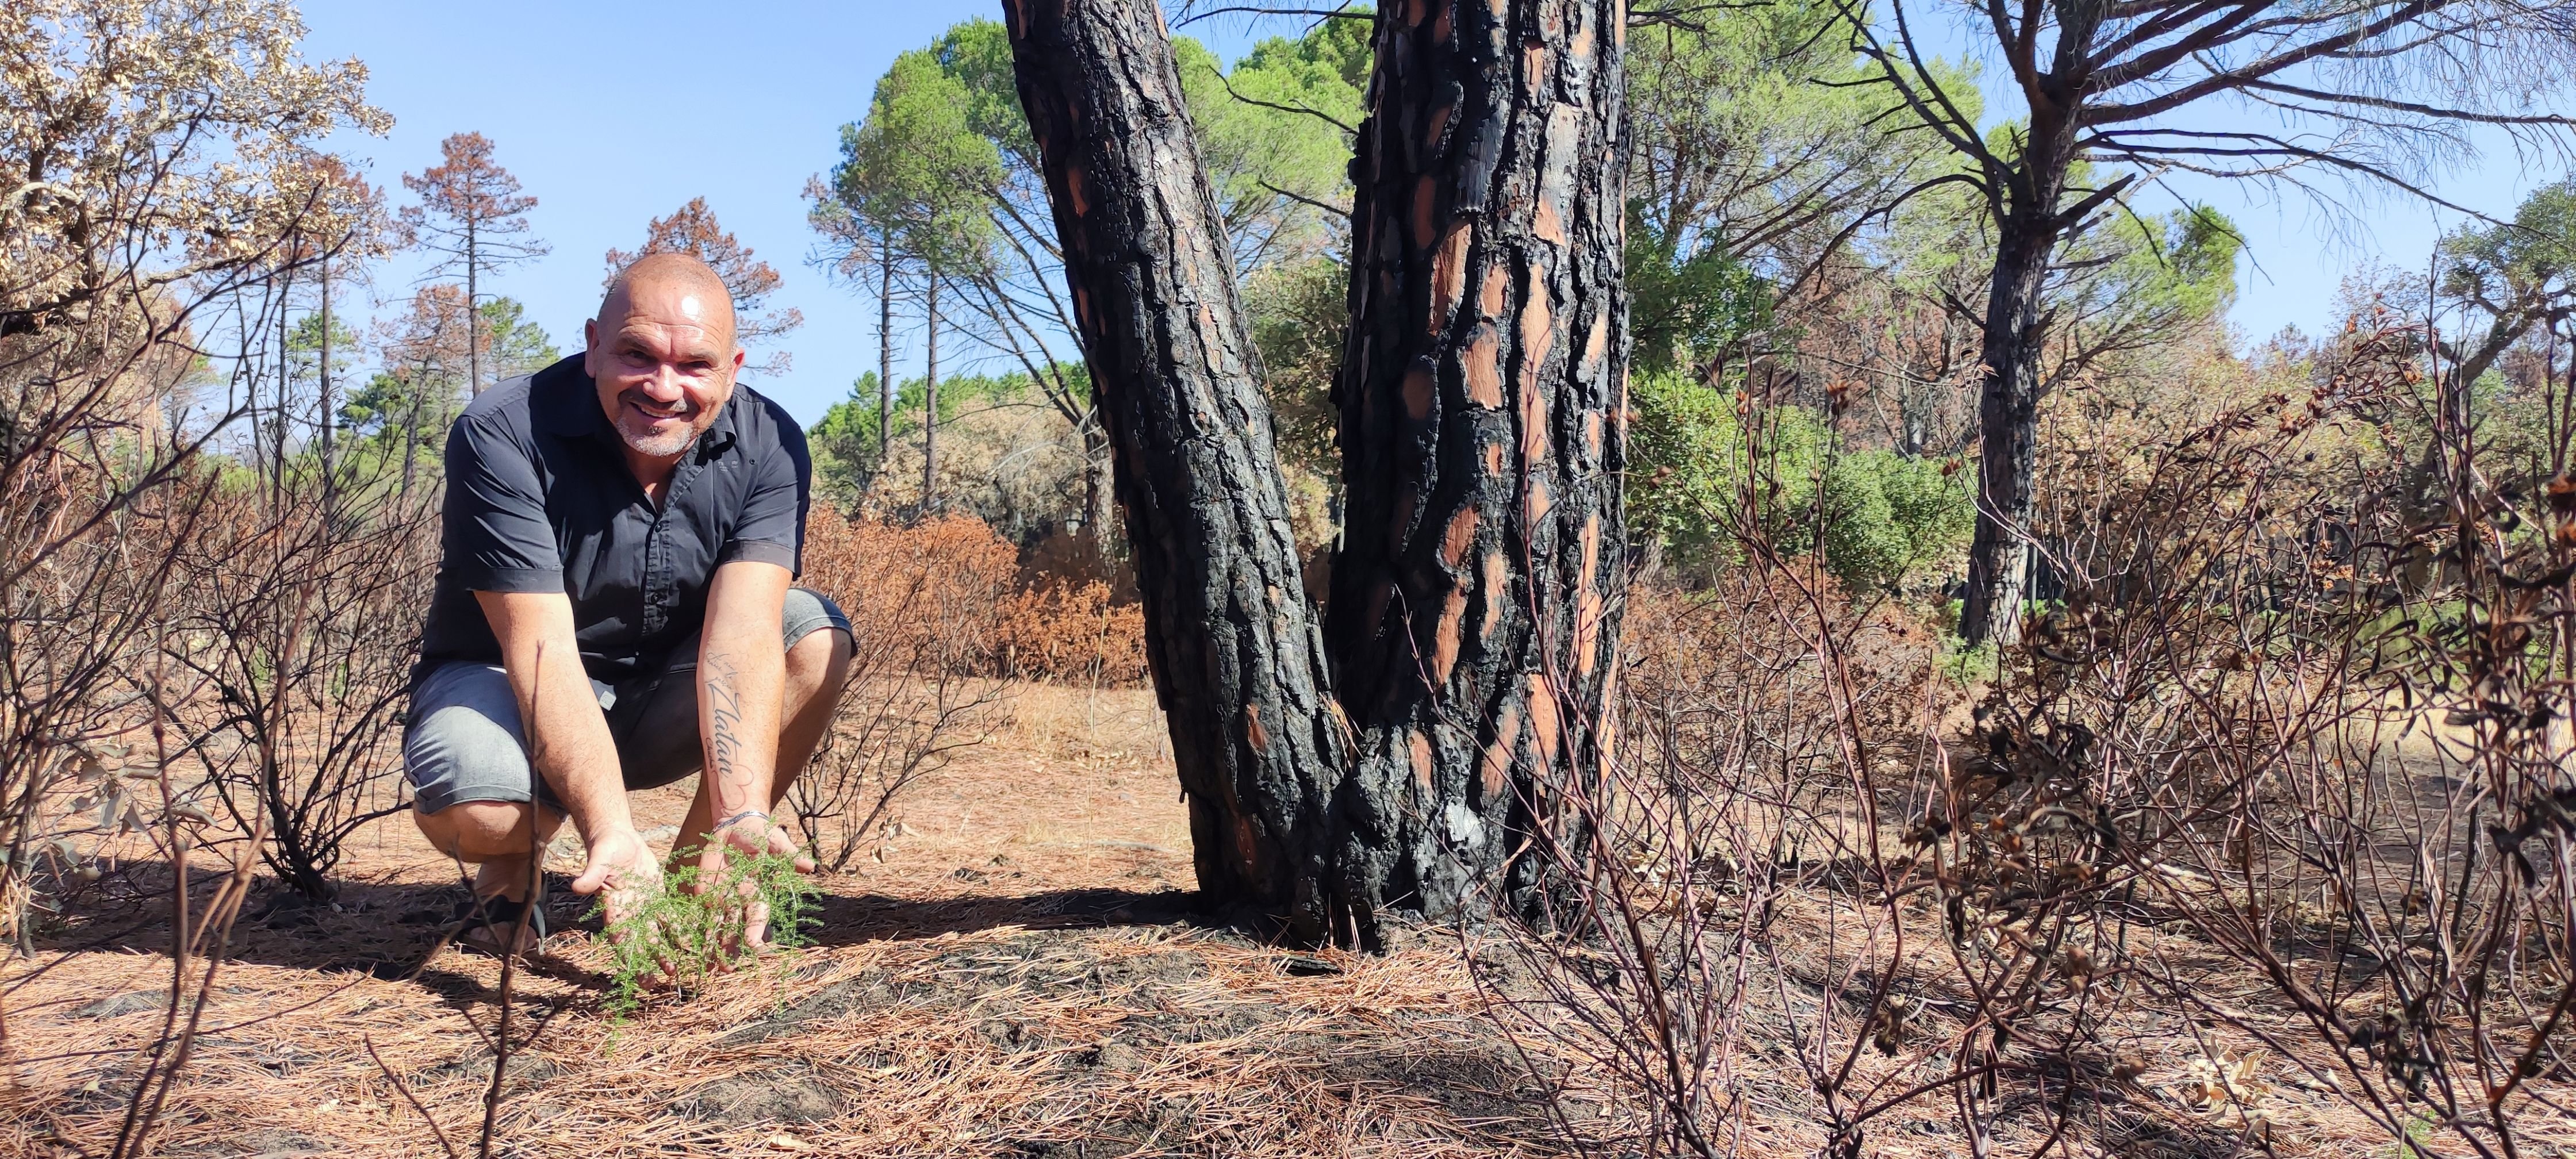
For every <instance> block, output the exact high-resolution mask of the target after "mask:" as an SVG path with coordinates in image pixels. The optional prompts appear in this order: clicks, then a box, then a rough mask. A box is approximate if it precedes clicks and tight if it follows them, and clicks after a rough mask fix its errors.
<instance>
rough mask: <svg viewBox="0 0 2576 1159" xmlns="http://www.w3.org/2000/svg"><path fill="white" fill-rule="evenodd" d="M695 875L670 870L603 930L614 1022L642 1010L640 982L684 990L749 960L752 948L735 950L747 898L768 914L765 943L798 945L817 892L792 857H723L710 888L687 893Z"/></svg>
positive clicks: (685, 868)
mask: <svg viewBox="0 0 2576 1159" xmlns="http://www.w3.org/2000/svg"><path fill="white" fill-rule="evenodd" d="M699 872H700V871H699V869H698V867H697V866H695V865H688V866H683V867H681V868H679V869H676V870H673V871H672V872H671V873H670V874H668V875H667V876H665V877H664V878H663V879H662V888H661V890H660V891H659V892H658V893H655V894H653V895H652V896H650V897H647V898H644V899H642V902H641V904H639V905H637V906H636V907H635V910H634V912H632V913H630V914H628V915H626V916H625V917H624V918H622V919H620V920H619V921H617V922H614V923H612V924H610V925H609V927H608V930H607V935H608V953H609V961H610V965H609V977H610V985H609V992H608V1002H607V1006H608V1009H609V1011H610V1012H611V1013H613V1014H615V1015H616V1016H617V1017H618V1018H619V1019H620V1020H621V1021H622V1020H624V1019H625V1017H626V1016H627V1015H629V1014H632V1013H634V1012H635V1010H636V1009H637V1008H638V1007H639V1006H640V1005H641V1004H642V998H643V982H644V980H645V979H647V978H651V977H653V976H655V975H664V977H665V980H666V981H667V982H668V983H669V984H670V985H671V986H673V987H675V988H677V989H681V990H688V989H692V988H694V987H697V986H700V985H703V984H704V983H705V982H706V981H707V979H708V978H709V977H711V976H713V975H714V974H716V973H718V972H720V971H724V970H728V969H731V968H733V967H734V966H737V965H740V964H742V963H743V962H746V961H749V960H750V959H752V958H753V957H756V956H757V955H758V953H759V951H758V950H757V949H756V948H751V947H746V946H744V945H743V944H742V933H743V924H744V917H745V911H746V910H747V908H748V907H749V906H750V904H751V903H753V902H754V901H755V900H756V901H757V902H759V903H763V904H766V905H767V907H768V910H769V929H768V944H769V945H773V946H786V947H794V946H800V945H803V944H805V936H804V930H805V918H806V916H807V915H809V914H811V913H812V912H813V910H814V905H815V899H816V898H817V897H819V896H820V895H821V891H820V890H818V889H816V888H815V886H814V882H813V879H812V878H811V877H809V876H807V875H805V874H802V873H798V872H796V855H795V854H793V853H775V852H773V853H764V854H761V855H759V856H757V857H747V856H740V855H737V856H734V857H730V858H728V859H726V862H725V867H724V870H723V872H722V873H721V874H720V876H719V878H718V880H717V882H716V884H715V885H714V886H713V887H712V888H709V889H706V890H703V891H700V890H696V889H693V888H692V887H693V886H695V885H696V884H697V880H698V874H699ZM602 904H603V905H604V902H603V903H602ZM592 912H593V913H594V914H597V913H599V912H600V907H599V906H594V907H593V910H592Z"/></svg>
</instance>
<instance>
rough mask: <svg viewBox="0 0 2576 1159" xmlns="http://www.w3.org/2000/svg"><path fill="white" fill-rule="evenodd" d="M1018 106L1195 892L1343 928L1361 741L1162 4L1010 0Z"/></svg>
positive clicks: (1307, 933)
mask: <svg viewBox="0 0 2576 1159" xmlns="http://www.w3.org/2000/svg"><path fill="white" fill-rule="evenodd" d="M1003 9H1004V12H1005V14H1006V16H1007V17H1008V20H1009V26H1010V33H1011V42H1012V48H1013V55H1014V57H1015V58H1016V60H1017V75H1018V81H1019V90H1020V103H1021V105H1022V107H1024V108H1025V109H1026V110H1027V111H1028V116H1029V129H1030V132H1031V134H1032V136H1033V137H1034V138H1035V139H1036V142H1037V145H1038V148H1039V152H1040V156H1041V162H1042V164H1043V166H1044V168H1045V170H1046V179H1047V191H1048V199H1049V200H1050V201H1051V202H1052V203H1053V207H1054V211H1055V221H1056V231H1057V233H1058V235H1059V236H1060V237H1061V239H1062V242H1063V249H1064V269H1065V280H1066V282H1067V283H1068V284H1069V287H1070V289H1071V291H1072V294H1073V302H1074V316H1075V322H1076V325H1077V326H1078V327H1079V328H1080V330H1081V338H1082V347H1083V353H1084V356H1085V358H1086V360H1087V361H1088V362H1089V363H1090V367H1091V381H1092V391H1093V395H1094V399H1095V405H1096V406H1097V407H1098V410H1099V415H1100V421H1101V424H1102V427H1103V429H1104V430H1105V431H1106V433H1107V436H1108V439H1109V443H1110V446H1111V449H1112V467H1111V470H1112V474H1113V485H1114V489H1115V491H1116V493H1117V499H1118V503H1119V505H1120V506H1121V507H1122V508H1124V509H1125V511H1126V516H1127V538H1128V543H1129V548H1130V551H1131V552H1132V554H1133V559H1134V563H1135V568H1136V585H1137V588H1138V590H1139V592H1140V593H1141V595H1142V597H1143V601H1144V609H1145V644H1146V658H1147V661H1148V664H1149V665H1150V667H1151V669H1152V671H1153V676H1154V691H1155V694H1156V696H1157V697H1158V698H1159V699H1160V700H1161V702H1162V705H1163V711H1164V713H1165V716H1166V718H1167V724H1168V726H1169V728H1170V730H1171V736H1172V756H1173V759H1174V763H1175V764H1176V765H1177V766H1178V767H1179V771H1180V779H1181V791H1182V794H1183V795H1184V796H1185V797H1187V798H1188V801H1189V807H1190V838H1191V846H1192V850H1193V857H1194V860H1195V861H1196V864H1197V870H1198V879H1199V885H1200V888H1201V889H1202V890H1204V891H1205V892H1206V894H1207V895H1208V897H1209V898H1210V899H1211V900H1213V901H1217V902H1220V903H1226V904H1235V905H1242V906H1248V907H1251V908H1254V909H1256V910H1259V911H1262V912H1265V913H1268V914H1271V915H1274V916H1277V917H1279V918H1282V919H1284V921H1285V922H1286V924H1287V927H1288V929H1289V932H1290V933H1291V934H1292V935H1293V936H1296V937H1299V938H1303V939H1307V940H1320V939H1323V938H1325V937H1328V936H1332V934H1333V931H1335V930H1336V929H1337V928H1347V926H1348V923H1349V921H1350V918H1349V916H1348V915H1347V914H1346V913H1337V912H1336V910H1337V908H1338V907H1337V906H1336V905H1335V904H1334V903H1335V899H1336V897H1337V895H1338V893H1339V890H1338V889H1336V888H1335V886H1334V885H1333V884H1332V883H1331V882H1330V881H1329V876H1330V873H1331V869H1332V866H1333V863H1334V858H1333V852H1334V851H1333V844H1332V828H1331V826H1330V824H1329V819H1328V817H1327V806H1328V803H1329V801H1330V797H1331V793H1332V790H1333V788H1334V787H1335V786H1336V785H1337V784H1339V783H1340V780H1341V770H1342V768H1343V767H1344V765H1345V756H1346V753H1347V750H1348V746H1349V740H1348V729H1347V726H1346V725H1344V724H1343V723H1342V722H1341V720H1340V718H1339V714H1338V711H1337V709H1336V708H1335V706H1334V705H1333V703H1332V699H1331V694H1330V690H1329V685H1328V682H1327V680H1326V676H1325V670H1324V655H1323V638H1322V626H1321V624H1320V623H1319V622H1318V621H1317V619H1316V616H1315V614H1314V612H1313V610H1312V609H1311V608H1310V607H1309V606H1308V605H1307V603H1306V600H1305V598H1304V595H1303V588H1302V587H1301V586H1300V582H1299V570H1298V564H1297V546H1296V542H1295V540H1294V539H1293V538H1292V537H1291V536H1290V534H1289V529H1288V494H1287V486H1286V484H1285V483H1284V481H1283V480H1282V478H1281V476H1280V474H1279V466H1278V459H1277V455H1276V453H1275V451H1274V449H1273V445H1272V434H1271V426H1270V412H1269V408H1268V407H1267V406H1266V405H1265V404H1264V403H1263V401H1262V397H1261V392H1260V390H1259V389H1258V387H1257V380H1256V377H1255V368H1254V365H1253V349H1252V342H1251V337H1250V329H1249V327H1248V326H1247V325H1246V324H1245V321H1244V315H1243V307H1242V304H1241V302H1240V300H1239V299H1238V298H1237V296H1236V293H1235V286H1234V277H1233V265H1232V257H1231V251H1230V249H1229V247H1228V245H1227V243H1226V238H1225V234H1224V230H1223V228H1222V226H1221V225H1220V224H1219V223H1218V219H1217V210H1216V201H1215V198H1214V196H1213V195H1212V194H1211V193H1210V191H1209V187H1208V182H1207V176H1206V172H1205V169H1204V168H1203V167H1202V165H1201V164H1200V162H1199V155H1198V146H1197V142H1196V140H1195V138H1194V136H1193V134H1192V133H1191V130H1190V121H1189V117H1188V114H1187V111H1186V110H1185V109H1184V108H1183V106H1182V103H1181V80H1180V74H1179V71H1178V69H1177V68H1176V66H1175V65H1174V63H1173V60H1172V54H1171V46H1170V43H1169V41H1168V38H1167V37H1166V35H1165V32H1164V30H1163V27H1162V16H1161V13H1160V12H1159V10H1158V9H1157V8H1156V6H1155V3H1154V0H1005V2H1004V4H1003Z"/></svg>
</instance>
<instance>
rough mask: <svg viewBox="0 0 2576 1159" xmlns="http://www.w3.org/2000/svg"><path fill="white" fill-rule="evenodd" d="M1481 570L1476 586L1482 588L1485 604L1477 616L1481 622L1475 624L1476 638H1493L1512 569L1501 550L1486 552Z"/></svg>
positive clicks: (1507, 592)
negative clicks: (1480, 576)
mask: <svg viewBox="0 0 2576 1159" xmlns="http://www.w3.org/2000/svg"><path fill="white" fill-rule="evenodd" d="M1481 570H1482V571H1483V572H1484V576H1483V578H1482V580H1481V581H1480V582H1479V584H1478V586H1479V587H1481V588H1482V589H1483V590H1484V595H1485V606H1484V609H1483V612H1482V614H1481V615H1480V616H1479V617H1478V618H1479V620H1480V621H1481V622H1480V623H1478V624H1477V625H1476V638H1477V639H1478V640H1480V641H1482V640H1491V639H1493V638H1494V629H1495V628H1496V627H1498V626H1500V625H1501V624H1502V622H1503V599H1504V597H1506V596H1509V595H1510V594H1511V592H1512V569H1511V565H1510V563H1509V562H1507V561H1505V560H1504V559H1503V553H1502V552H1499V551H1489V552H1486V553H1485V562H1484V566H1483V568H1482V569H1481Z"/></svg>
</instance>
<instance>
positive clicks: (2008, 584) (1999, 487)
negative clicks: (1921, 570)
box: [1959, 215, 2057, 645]
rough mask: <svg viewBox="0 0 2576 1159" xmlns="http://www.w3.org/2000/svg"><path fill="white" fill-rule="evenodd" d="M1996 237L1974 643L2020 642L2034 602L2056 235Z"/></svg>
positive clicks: (1981, 434) (1982, 396) (1981, 405)
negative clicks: (2043, 386) (2043, 357)
mask: <svg viewBox="0 0 2576 1159" xmlns="http://www.w3.org/2000/svg"><path fill="white" fill-rule="evenodd" d="M2000 225H2001V228H1999V229H1998V230H1997V231H1996V232H1997V234H1998V237H1997V239H1996V246H1995V270H1994V275H1993V279H1992V281H1991V282H1990V283H1989V285H1988V290H1987V298H1986V326H1985V334H1984V336H1983V341H1982V342H1980V344H1979V346H1978V351H1979V357H1980V358H1981V360H1982V365H1983V366H1984V367H1985V368H1986V370H1985V382H1984V383H1983V384H1982V385H1981V387H1980V389H1979V391H1978V395H1977V440H1978V450H1977V528H1976V534H1975V537H1974V538H1972V539H1971V540H1970V541H1969V544H1968V598H1967V599H1966V601H1965V602H1964V604H1963V606H1962V607H1961V609H1960V614H1959V634H1960V636H1961V637H1962V638H1963V639H1965V640H1966V641H1967V642H1968V643H1969V644H1970V645H1976V644H1981V643H1984V642H1985V641H1986V640H1988V639H1989V638H1991V639H1993V640H1996V641H1997V642H1999V643H2003V644H2007V645H2009V644H2014V643H2017V642H2019V641H2020V639H2021V620H2022V604H2023V603H2024V601H2026V600H2028V599H2029V598H2030V578H2031V576H2030V573H2031V546H2030V543H2029V540H2028V538H2027V531H2028V529H2029V527H2030V520H2031V515H2032V513H2033V510H2034V503H2033V500H2034V497H2035V492H2034V491H2033V483H2034V480H2033V478H2032V476H2033V475H2034V474H2035V473H2036V472H2037V471H2038V469H2039V395H2040V390H2039V385H2040V367H2039V351H2040V343H2041V341H2042V338H2043V337H2044V336H2043V334H2042V333H2041V328H2042V326H2043V324H2044V319H2043V317H2042V315H2041V313H2040V291H2041V288H2042V286H2043V285H2044V283H2045V282H2046V280H2047V278H2048V258H2049V253H2050V251H2051V250H2053V249H2054V248H2055V247H2056V245H2057V235H2056V232H2055V231H2054V230H2044V229H2042V228H2041V227H2040V226H2039V225H2038V224H2036V223H2033V222H2029V221H2018V220H2015V219H2014V218H2013V217H2012V216H2009V215H2008V216H2006V218H2005V219H2004V220H2003V221H2002V222H2001V223H2000Z"/></svg>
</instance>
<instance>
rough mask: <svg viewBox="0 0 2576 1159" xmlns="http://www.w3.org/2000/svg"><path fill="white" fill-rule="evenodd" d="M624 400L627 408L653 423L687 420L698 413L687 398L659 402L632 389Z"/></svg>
mask: <svg viewBox="0 0 2576 1159" xmlns="http://www.w3.org/2000/svg"><path fill="white" fill-rule="evenodd" d="M624 401H625V403H626V406H627V409H629V410H632V411H634V412H636V413H637V414H640V415H642V416H643V417H644V420H645V421H646V422H652V423H666V422H687V421H688V420H689V416H691V415H693V414H695V413H697V408H696V407H693V406H690V405H689V400H688V399H685V398H678V399H673V400H671V401H670V402H667V403H659V402H655V401H653V400H652V399H649V398H646V397H644V396H643V395H641V394H638V393H636V392H634V391H631V390H630V391H628V392H626V396H625V400H624Z"/></svg>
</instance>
